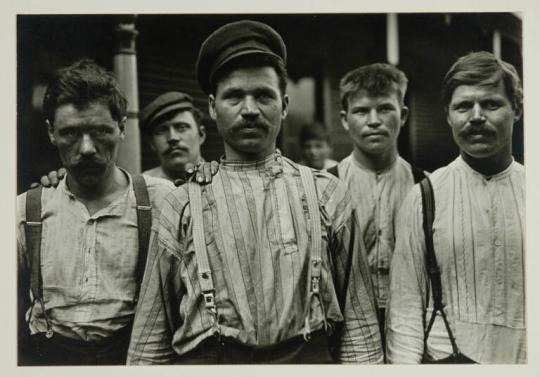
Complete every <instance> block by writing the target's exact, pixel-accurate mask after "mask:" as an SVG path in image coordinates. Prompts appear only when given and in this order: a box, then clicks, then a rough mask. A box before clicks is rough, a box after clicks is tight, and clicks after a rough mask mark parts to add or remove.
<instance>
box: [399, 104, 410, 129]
mask: <svg viewBox="0 0 540 377" xmlns="http://www.w3.org/2000/svg"><path fill="white" fill-rule="evenodd" d="M408 117H409V108H408V107H407V106H403V107H402V108H401V126H400V127H403V126H404V125H405V122H407V118H408Z"/></svg>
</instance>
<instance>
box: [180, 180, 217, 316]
mask: <svg viewBox="0 0 540 377" xmlns="http://www.w3.org/2000/svg"><path fill="white" fill-rule="evenodd" d="M187 188H188V194H189V205H190V209H191V219H192V221H193V229H192V234H193V245H194V247H195V257H196V259H197V269H198V273H199V284H200V286H201V292H202V295H203V299H204V305H205V307H206V309H208V311H209V312H210V313H211V314H212V317H213V319H214V324H215V325H217V308H216V302H215V288H214V281H213V280H212V272H211V270H210V262H209V261H208V253H207V250H206V242H205V239H204V225H203V208H202V195H201V186H200V185H199V184H198V183H195V182H188V183H187Z"/></svg>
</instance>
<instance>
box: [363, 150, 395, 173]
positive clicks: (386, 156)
mask: <svg viewBox="0 0 540 377" xmlns="http://www.w3.org/2000/svg"><path fill="white" fill-rule="evenodd" d="M397 156H398V153H397V149H396V148H392V149H390V150H388V151H386V152H384V153H381V154H377V155H375V154H366V153H364V152H363V151H361V150H360V149H358V148H357V147H354V149H353V158H354V159H355V160H356V162H358V163H359V164H360V165H362V166H363V167H365V168H366V169H368V170H371V171H373V172H379V171H383V170H386V169H388V168H389V167H390V166H392V164H393V163H394V162H395V161H396V159H397Z"/></svg>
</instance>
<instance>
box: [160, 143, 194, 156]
mask: <svg viewBox="0 0 540 377" xmlns="http://www.w3.org/2000/svg"><path fill="white" fill-rule="evenodd" d="M176 150H180V151H183V152H189V150H188V149H187V148H186V147H181V146H179V145H175V146H172V147H170V148H168V149H167V150H166V151H165V152H163V154H164V155H169V154H171V153H172V152H174V151H176Z"/></svg>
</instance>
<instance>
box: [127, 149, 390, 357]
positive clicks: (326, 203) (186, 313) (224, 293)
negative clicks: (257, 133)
mask: <svg viewBox="0 0 540 377" xmlns="http://www.w3.org/2000/svg"><path fill="white" fill-rule="evenodd" d="M313 175H314V178H315V181H316V187H317V193H318V197H319V208H320V211H321V219H320V222H321V225H322V238H323V239H322V242H323V249H322V258H323V260H322V266H323V267H322V276H321V282H320V286H321V294H322V306H321V303H320V302H319V301H318V300H313V301H312V303H311V316H310V320H309V324H310V328H311V330H312V331H315V330H317V329H320V328H322V326H323V320H324V319H325V318H326V319H328V321H329V322H334V323H335V322H341V321H342V320H343V315H342V313H341V310H340V308H339V305H338V301H337V297H336V290H339V289H344V288H343V285H344V284H343V282H344V275H345V272H344V270H345V266H346V261H347V256H348V253H352V261H353V262H352V266H353V269H352V273H351V279H350V284H349V287H348V294H347V300H346V304H345V308H346V310H345V322H344V323H345V324H344V329H343V336H342V339H341V347H340V355H341V359H342V361H344V362H345V361H350V362H363V363H380V362H382V351H381V339H380V334H379V329H378V324H377V317H376V313H375V302H374V297H373V293H372V288H371V285H370V279H369V275H368V274H369V272H368V267H367V261H366V259H365V250H364V249H363V246H362V245H363V244H362V241H361V239H360V238H359V234H358V223H357V214H356V209H355V206H354V205H353V204H352V201H351V198H350V195H349V194H348V193H347V192H346V190H345V187H344V186H343V185H342V184H341V183H340V182H339V181H338V180H337V179H336V178H335V177H333V176H332V175H330V174H328V173H324V172H319V171H315V170H314V171H313ZM202 190H203V192H202V205H203V220H204V231H205V240H206V247H207V250H208V256H209V263H210V268H211V271H212V277H213V281H214V285H215V287H216V305H217V313H218V317H219V323H220V328H221V333H222V335H223V336H226V337H231V338H234V339H236V340H238V341H240V342H241V343H243V344H246V345H251V346H255V345H270V344H275V343H277V342H280V341H283V340H286V339H289V338H291V337H294V336H298V335H302V334H303V330H304V319H305V313H306V310H307V308H308V307H307V304H306V297H307V290H308V286H307V270H308V268H309V267H308V266H309V261H310V258H309V253H308V251H309V247H308V246H309V244H310V243H309V241H308V234H309V218H308V214H307V202H306V199H305V192H304V189H303V187H302V184H301V179H300V175H299V170H298V166H297V165H296V164H295V163H293V162H292V161H290V160H289V159H287V158H284V157H281V155H280V154H279V153H276V154H273V155H270V156H269V157H268V158H266V159H264V160H262V161H258V162H235V161H226V160H222V162H221V165H220V168H219V171H218V173H217V174H216V175H215V176H214V178H213V181H212V183H211V184H208V185H205V186H202ZM161 211H162V212H161V219H160V222H159V229H157V232H154V233H153V235H152V241H151V249H150V254H149V262H148V264H147V270H146V274H145V278H144V281H143V287H142V290H141V291H142V296H141V299H140V302H139V307H138V310H137V315H136V318H135V323H134V330H133V333H132V337H131V344H130V348H129V352H128V363H130V364H147V363H170V362H172V361H173V360H174V356H175V353H177V354H179V355H182V354H184V353H186V352H188V351H190V350H192V349H194V348H195V347H196V346H197V345H198V344H199V343H200V342H201V341H202V340H204V339H205V338H208V337H209V336H212V334H213V333H214V332H215V329H214V328H213V327H212V322H211V317H210V314H209V313H208V311H207V310H206V309H205V307H204V303H203V300H202V298H201V290H200V285H199V282H198V276H197V264H196V258H195V255H194V254H195V251H194V246H193V241H192V218H191V213H190V205H189V200H188V194H187V188H186V187H184V186H181V187H179V188H177V189H176V190H174V191H173V192H172V193H171V194H170V195H168V196H167V197H166V198H165V200H164V203H163V207H162V210H161ZM333 274H335V276H336V281H335V282H334V280H333V279H332V275H333ZM340 292H343V291H340Z"/></svg>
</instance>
